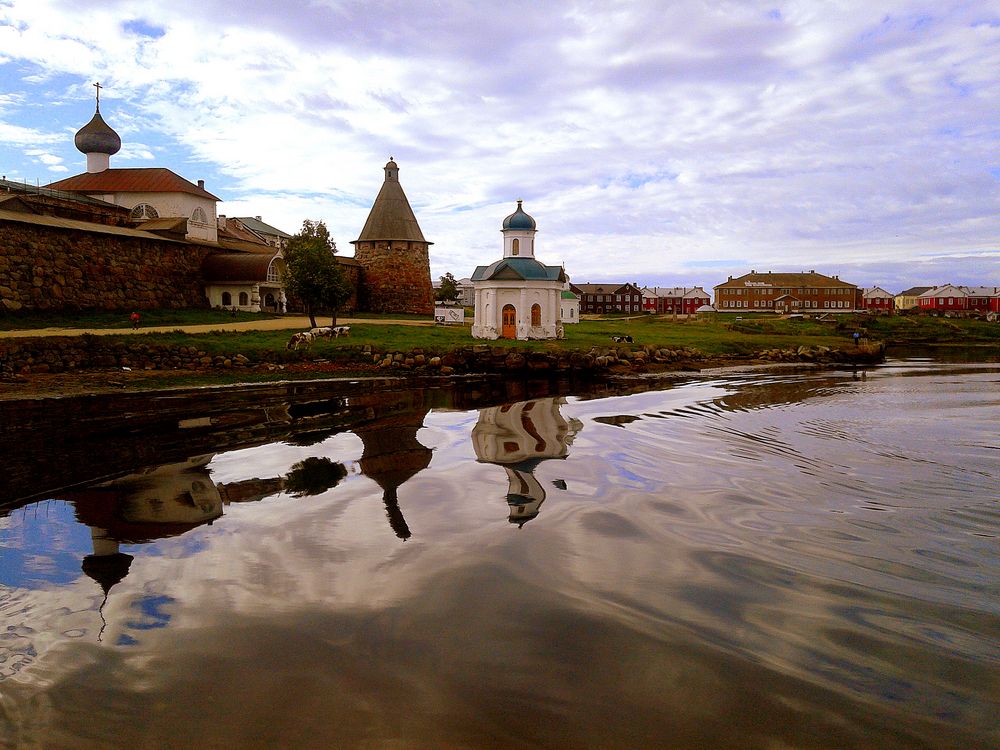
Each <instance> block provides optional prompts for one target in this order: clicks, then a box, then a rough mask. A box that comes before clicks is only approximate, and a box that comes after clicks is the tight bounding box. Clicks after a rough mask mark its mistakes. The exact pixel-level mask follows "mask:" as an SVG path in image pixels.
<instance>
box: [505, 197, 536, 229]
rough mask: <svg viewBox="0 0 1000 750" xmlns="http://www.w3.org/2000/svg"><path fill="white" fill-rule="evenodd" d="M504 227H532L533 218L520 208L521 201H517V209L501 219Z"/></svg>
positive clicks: (533, 223)
mask: <svg viewBox="0 0 1000 750" xmlns="http://www.w3.org/2000/svg"><path fill="white" fill-rule="evenodd" d="M503 228H504V229H534V228H535V220H534V219H532V218H531V217H530V216H529V215H528V214H526V213H525V212H524V209H523V208H521V201H518V202H517V210H516V211H515V212H514V213H512V214H511V215H510V216H508V217H507V218H506V219H504V220H503Z"/></svg>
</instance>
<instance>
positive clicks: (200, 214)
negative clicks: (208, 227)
mask: <svg viewBox="0 0 1000 750" xmlns="http://www.w3.org/2000/svg"><path fill="white" fill-rule="evenodd" d="M191 221H197V222H198V223H200V224H207V223H208V217H207V216H206V215H205V209H203V208H202V207H201V206H199V207H198V208H196V209H195V210H194V212H193V213H192V214H191Z"/></svg>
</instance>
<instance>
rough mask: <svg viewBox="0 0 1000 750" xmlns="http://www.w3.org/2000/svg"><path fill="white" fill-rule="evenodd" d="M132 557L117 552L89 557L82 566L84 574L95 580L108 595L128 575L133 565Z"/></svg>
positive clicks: (84, 559)
mask: <svg viewBox="0 0 1000 750" xmlns="http://www.w3.org/2000/svg"><path fill="white" fill-rule="evenodd" d="M132 560H133V558H132V555H126V554H125V553H124V552H115V553H114V554H111V555H87V556H86V557H84V558H83V564H82V565H81V566H80V567H81V568H82V569H83V572H84V573H86V574H87V575H88V576H90V577H91V578H93V579H94V580H95V581H97V583H98V584H99V585H100V587H101V590H102V591H104V593H105V594H107V593H108V592H109V591H111V587H112V586H114V585H115V584H116V583H119V582H120V581H121V580H122V579H123V578H124V577H125V576H127V575H128V569H129V567H130V566H131V565H132Z"/></svg>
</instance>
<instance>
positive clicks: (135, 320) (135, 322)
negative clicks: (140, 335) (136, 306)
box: [128, 311, 139, 331]
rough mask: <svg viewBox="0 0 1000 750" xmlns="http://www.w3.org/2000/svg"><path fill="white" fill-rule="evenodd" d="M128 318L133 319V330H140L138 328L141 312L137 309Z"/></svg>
mask: <svg viewBox="0 0 1000 750" xmlns="http://www.w3.org/2000/svg"><path fill="white" fill-rule="evenodd" d="M128 319H129V320H131V321H132V330H133V331H135V330H138V328H139V313H138V312H137V311H136V312H133V313H132V314H131V315H129V316H128Z"/></svg>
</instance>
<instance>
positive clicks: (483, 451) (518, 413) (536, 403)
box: [472, 397, 582, 526]
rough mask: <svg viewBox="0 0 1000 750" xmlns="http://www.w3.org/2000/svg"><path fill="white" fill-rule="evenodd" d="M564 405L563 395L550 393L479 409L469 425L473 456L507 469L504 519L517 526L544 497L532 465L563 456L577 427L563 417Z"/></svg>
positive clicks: (520, 524) (529, 517)
mask: <svg viewBox="0 0 1000 750" xmlns="http://www.w3.org/2000/svg"><path fill="white" fill-rule="evenodd" d="M564 403H566V400H565V399H563V398H551V397H550V398H539V399H534V400H532V401H520V402H518V403H515V404H505V405H504V406H494V407H491V408H489V409H481V410H480V411H479V421H478V422H477V423H476V426H475V427H474V428H473V429H472V446H473V448H474V449H475V451H476V458H477V459H478V460H479V461H481V462H483V463H491V464H499V465H500V466H503V468H504V471H506V472H507V485H508V487H507V505H508V508H509V517H508V520H509V521H510V522H511V523H516V524H517V525H518V526H522V525H524V524H525V523H526V522H527V521H530V520H531V519H532V518H534V517H535V516H537V515H538V511H539V508H540V507H541V505H542V503H543V502H544V501H545V488H544V487H542V485H541V483H540V482H539V481H538V479H537V477H535V469H536V468H537V467H538V464H540V463H541V462H542V461H545V460H547V459H552V458H560V459H561V458H566V455H567V454H568V452H569V445H570V443H571V442H572V441H573V437H574V435H576V433H577V432H578V431H579V430H580V428H581V427H582V424H581V423H580V421H579V420H576V419H571V420H569V421H567V420H566V419H565V418H564V417H563V415H562V413H561V411H560V406H561V405H562V404H564ZM557 486H559V485H557ZM562 487H563V488H564V489H565V485H564V484H563V485H562Z"/></svg>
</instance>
